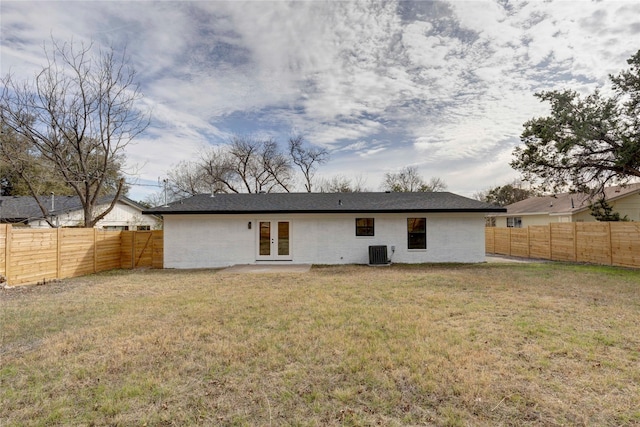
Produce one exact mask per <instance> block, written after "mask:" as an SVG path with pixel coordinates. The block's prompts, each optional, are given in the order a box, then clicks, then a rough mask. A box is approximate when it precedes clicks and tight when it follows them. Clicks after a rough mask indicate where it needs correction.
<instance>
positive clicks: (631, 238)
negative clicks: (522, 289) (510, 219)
mask: <svg viewBox="0 0 640 427" xmlns="http://www.w3.org/2000/svg"><path fill="white" fill-rule="evenodd" d="M485 248H486V251H487V253H490V254H499V255H509V256H516V257H523V258H539V259H548V260H553V261H574V262H588V263H593V264H605V265H616V266H622V267H636V268H637V267H640V223H636V222H572V223H557V224H549V225H531V226H529V227H527V228H497V227H487V228H486V230H485Z"/></svg>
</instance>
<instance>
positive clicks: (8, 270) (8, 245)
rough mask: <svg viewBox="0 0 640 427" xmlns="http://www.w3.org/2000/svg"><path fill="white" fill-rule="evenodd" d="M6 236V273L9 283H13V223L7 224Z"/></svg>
mask: <svg viewBox="0 0 640 427" xmlns="http://www.w3.org/2000/svg"><path fill="white" fill-rule="evenodd" d="M4 238H5V239H6V240H5V244H4V274H5V279H6V280H7V284H11V240H12V239H11V224H7V228H6V233H5V237H4Z"/></svg>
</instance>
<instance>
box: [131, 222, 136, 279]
mask: <svg viewBox="0 0 640 427" xmlns="http://www.w3.org/2000/svg"><path fill="white" fill-rule="evenodd" d="M135 268H136V232H135V231H132V232H131V269H132V270H133V269H135Z"/></svg>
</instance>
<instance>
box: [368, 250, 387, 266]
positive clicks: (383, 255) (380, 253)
mask: <svg viewBox="0 0 640 427" xmlns="http://www.w3.org/2000/svg"><path fill="white" fill-rule="evenodd" d="M369 264H371V265H381V264H389V258H387V247H386V246H369Z"/></svg>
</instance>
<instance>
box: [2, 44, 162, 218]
mask: <svg viewBox="0 0 640 427" xmlns="http://www.w3.org/2000/svg"><path fill="white" fill-rule="evenodd" d="M92 50H93V44H90V45H88V46H86V45H84V44H81V45H80V46H79V47H78V46H77V45H74V44H73V42H72V43H62V44H60V43H58V42H56V41H55V40H52V47H51V48H50V49H48V48H47V47H46V46H45V48H44V56H45V58H46V65H45V66H44V67H43V68H42V70H41V71H40V72H39V73H38V74H37V75H36V76H35V79H34V80H32V81H24V82H18V81H16V79H15V78H14V77H13V76H12V75H10V74H9V75H7V76H5V77H4V78H2V79H1V83H2V86H3V88H2V93H1V94H0V113H1V115H2V121H3V123H4V124H6V126H7V127H8V128H10V129H11V130H12V131H14V132H15V133H16V134H18V135H20V136H21V137H23V138H25V140H27V141H28V142H29V143H30V145H31V149H32V150H34V152H36V153H37V154H38V156H41V158H42V159H43V160H46V161H47V162H50V164H51V165H52V166H53V167H54V168H55V170H56V173H57V174H59V176H60V178H61V180H62V181H63V182H64V183H65V185H68V186H70V187H71V188H72V189H73V191H74V192H75V194H77V195H78V196H79V198H80V202H81V203H82V207H83V211H84V226H85V227H93V226H94V225H95V224H96V223H97V222H98V221H99V220H100V219H102V218H104V216H105V215H107V214H108V213H109V212H110V211H111V210H112V209H113V207H114V206H115V204H116V203H117V200H118V198H119V197H120V195H121V194H122V193H123V192H124V191H125V190H126V188H125V184H124V178H123V174H122V167H123V164H124V149H125V147H126V146H127V145H128V144H129V143H130V142H131V140H132V139H133V138H135V137H136V136H137V135H139V134H140V133H141V132H143V131H144V130H145V129H146V127H147V125H148V123H149V117H148V115H147V114H146V113H144V112H142V111H141V110H139V109H137V107H136V103H137V102H138V101H139V100H140V99H141V97H142V95H141V93H140V91H139V88H138V86H137V85H136V84H135V81H134V79H135V72H134V71H133V70H132V69H131V68H130V67H129V66H128V65H127V62H126V57H125V55H124V53H122V54H121V55H118V54H117V53H116V52H115V50H114V49H113V48H111V49H109V50H101V49H98V52H97V54H96V55H92ZM107 193H109V194H113V195H114V198H113V201H112V202H111V203H110V205H109V206H108V207H107V209H105V210H104V211H102V212H96V211H95V208H96V206H97V203H98V198H99V197H100V196H103V195H105V194H107ZM32 195H33V196H34V197H37V196H38V194H35V191H32Z"/></svg>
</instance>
